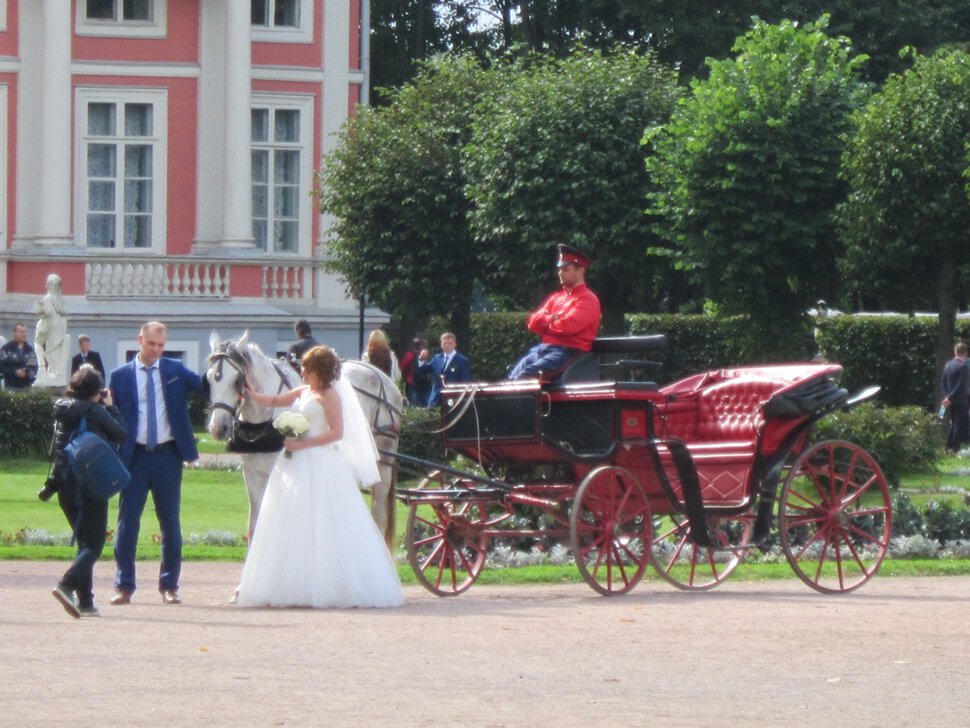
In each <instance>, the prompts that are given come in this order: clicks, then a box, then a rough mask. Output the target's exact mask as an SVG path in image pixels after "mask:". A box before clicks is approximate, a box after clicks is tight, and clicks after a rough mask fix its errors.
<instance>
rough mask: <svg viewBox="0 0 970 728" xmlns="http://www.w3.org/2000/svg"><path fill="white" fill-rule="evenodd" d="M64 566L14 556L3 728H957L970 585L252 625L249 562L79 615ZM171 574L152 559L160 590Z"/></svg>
mask: <svg viewBox="0 0 970 728" xmlns="http://www.w3.org/2000/svg"><path fill="white" fill-rule="evenodd" d="M64 568H65V564H64V563H42V562H11V561H7V562H0V599H2V603H3V611H2V612H0V724H2V725H4V726H48V725H54V724H59V725H72V726H116V725H118V726H121V725H131V726H162V725H173V726H183V725H186V726H188V725H192V726H234V727H239V726H357V725H367V726H388V725H394V726H399V727H400V726H459V725H461V726H466V725H467V726H530V728H532V727H539V726H657V727H666V726H693V727H697V726H792V725H797V726H853V727H858V726H862V727H867V726H880V727H883V726H920V727H921V728H922V727H925V726H960V725H967V724H968V721H970V718H968V716H970V693H968V690H967V688H968V686H970V626H968V624H970V620H968V613H970V610H968V606H970V578H968V577H950V578H934V579H910V578H907V579H902V578H899V579H896V578H882V579H879V578H877V579H875V580H873V581H872V582H871V583H869V584H868V585H866V586H865V587H863V588H862V589H861V590H860V591H858V592H856V593H854V594H850V595H846V596H837V597H833V596H823V595H820V594H816V593H814V592H812V591H811V590H809V589H808V588H807V587H805V586H803V585H802V584H801V582H798V581H796V580H794V579H792V580H788V581H782V582H763V583H745V582H743V581H737V582H730V581H729V582H728V583H726V584H724V585H722V586H721V587H719V588H718V589H717V590H715V591H713V592H708V593H683V592H678V591H676V590H673V589H671V588H670V587H667V586H666V585H664V584H661V583H658V582H656V581H651V582H648V583H644V584H641V585H640V586H639V587H638V588H637V589H636V590H635V591H634V592H633V593H632V594H630V595H628V596H626V597H617V598H605V597H600V596H597V595H596V594H595V593H593V592H592V591H591V590H590V589H589V588H588V587H586V586H585V585H564V586H526V587H491V586H475V587H473V588H472V589H471V590H470V591H469V592H467V593H466V594H464V595H462V596H459V597H457V598H452V599H442V598H438V597H435V596H433V595H431V594H429V593H427V592H426V591H424V590H423V589H421V588H420V587H407V588H406V598H407V604H406V606H405V607H403V608H402V609H398V610H333V611H314V610H305V609H290V610H242V609H237V608H235V607H230V606H228V604H227V598H228V597H229V595H230V593H231V592H232V589H233V587H234V585H235V582H236V579H237V578H238V575H239V571H240V565H239V564H223V563H212V562H205V563H194V562H191V563H187V564H186V565H185V568H184V572H183V579H182V583H183V587H182V597H183V600H184V603H183V604H182V605H180V606H169V607H166V606H163V605H162V604H161V603H160V600H159V597H158V595H157V593H156V592H155V591H153V590H148V589H144V590H142V591H139V592H138V593H136V595H135V600H134V602H133V603H132V604H131V605H130V606H126V607H112V606H109V605H107V597H108V596H109V595H110V582H109V569H110V567H109V565H108V564H106V563H102V564H99V566H98V571H97V575H96V576H97V588H98V590H99V596H100V599H101V602H102V604H103V606H102V613H103V615H104V616H103V617H102V618H100V619H85V620H80V621H75V620H72V619H70V618H68V617H67V615H66V614H65V613H64V611H63V609H61V607H60V606H59V605H58V604H57V603H56V602H55V601H54V599H53V598H52V597H51V596H50V589H51V588H52V587H53V585H54V583H55V581H56V579H57V577H58V575H59V574H60V573H61V572H62V571H63V570H64ZM156 569H157V564H156V563H145V564H140V566H139V573H140V574H141V575H142V579H143V581H148V579H147V578H146V577H147V576H148V575H149V574H154V572H155V570H156Z"/></svg>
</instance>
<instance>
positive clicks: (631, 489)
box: [569, 465, 652, 596]
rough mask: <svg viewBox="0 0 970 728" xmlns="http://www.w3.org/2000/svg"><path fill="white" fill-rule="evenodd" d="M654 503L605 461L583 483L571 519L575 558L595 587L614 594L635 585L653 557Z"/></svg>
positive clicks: (627, 476) (623, 472)
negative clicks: (651, 547) (651, 541)
mask: <svg viewBox="0 0 970 728" xmlns="http://www.w3.org/2000/svg"><path fill="white" fill-rule="evenodd" d="M651 533H652V527H651V520H650V507H649V505H648V504H647V498H646V494H645V493H644V491H643V486H641V485H640V483H639V481H637V479H636V478H635V477H634V476H633V475H632V474H630V473H629V472H628V471H626V470H624V469H623V468H618V467H615V466H612V465H601V466H600V467H598V468H595V469H594V470H592V471H591V472H590V473H589V474H588V475H587V476H586V477H585V478H584V479H583V482H582V484H581V485H580V486H579V490H578V491H577V492H576V498H575V500H574V502H573V510H572V513H571V515H570V518H569V535H570V540H571V543H572V548H573V557H574V558H575V559H576V565H577V566H578V567H579V573H580V574H582V576H583V579H585V580H586V583H587V584H589V585H590V586H591V587H593V589H595V590H596V591H598V592H599V593H600V594H605V595H607V596H611V595H613V594H625V593H626V592H628V591H630V590H631V589H632V588H633V587H635V586H636V585H637V583H638V582H639V581H640V579H641V578H643V572H644V570H645V569H646V568H647V562H648V561H649V558H650V539H651Z"/></svg>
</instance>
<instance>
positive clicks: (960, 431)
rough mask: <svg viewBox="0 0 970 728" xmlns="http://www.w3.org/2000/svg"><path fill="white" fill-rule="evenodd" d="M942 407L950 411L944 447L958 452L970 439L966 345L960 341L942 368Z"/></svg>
mask: <svg viewBox="0 0 970 728" xmlns="http://www.w3.org/2000/svg"><path fill="white" fill-rule="evenodd" d="M941 387H942V390H943V402H942V403H941V404H942V406H943V407H946V408H947V409H948V410H949V411H950V430H949V432H948V433H947V436H946V446H947V448H948V449H950V450H952V451H953V452H959V451H960V446H961V445H962V444H963V443H965V442H967V440H968V439H970V410H968V396H967V387H968V370H967V345H966V344H965V343H963V342H962V341H960V342H957V344H956V346H954V347H953V358H952V359H950V361H948V362H947V363H946V366H945V367H944V368H943V381H942V383H941Z"/></svg>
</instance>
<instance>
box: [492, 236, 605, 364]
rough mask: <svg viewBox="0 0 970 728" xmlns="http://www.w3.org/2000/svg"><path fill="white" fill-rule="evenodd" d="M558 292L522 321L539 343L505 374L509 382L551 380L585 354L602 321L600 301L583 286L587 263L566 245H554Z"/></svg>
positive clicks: (575, 250) (582, 255)
mask: <svg viewBox="0 0 970 728" xmlns="http://www.w3.org/2000/svg"><path fill="white" fill-rule="evenodd" d="M556 248H557V250H558V251H559V262H558V264H557V267H558V268H559V282H560V283H562V290H560V291H557V292H556V293H553V294H552V295H551V296H549V298H547V299H546V300H545V301H544V302H543V304H542V306H540V307H539V310H538V311H534V312H533V313H532V314H531V315H530V316H529V318H528V319H527V320H526V326H527V327H528V328H529V331H532V332H533V333H536V334H538V335H539V337H540V338H541V339H542V341H541V343H539V344H537V345H536V346H534V347H532V348H531V349H529V351H528V352H527V353H526V355H525V356H523V357H522V358H521V359H520V360H519V361H518V363H517V364H516V365H515V366H514V367H512V369H511V371H510V372H509V379H524V378H527V377H540V378H547V379H548V378H554V377H555V376H557V375H558V374H559V373H560V372H561V371H562V370H563V369H564V368H565V367H566V364H568V363H569V360H570V359H573V358H575V357H576V356H578V355H580V354H582V353H583V352H586V351H589V350H590V349H591V348H592V346H593V340H594V339H595V338H596V332H597V331H598V330H599V327H600V320H601V319H602V318H603V314H602V311H601V310H600V300H599V299H598V298H597V297H596V294H595V293H593V292H592V291H591V290H590V289H589V288H588V287H587V286H586V271H587V270H588V269H589V264H590V259H589V256H588V255H586V254H585V253H582V252H580V251H579V250H577V249H576V248H572V247H570V246H568V245H557V246H556Z"/></svg>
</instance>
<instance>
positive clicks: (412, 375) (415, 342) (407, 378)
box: [401, 337, 430, 407]
mask: <svg viewBox="0 0 970 728" xmlns="http://www.w3.org/2000/svg"><path fill="white" fill-rule="evenodd" d="M423 348H424V340H423V339H420V338H418V337H414V338H413V339H411V348H409V349H408V350H407V351H406V352H405V353H404V356H403V357H402V359H401V376H402V377H403V378H404V393H405V394H406V395H407V398H408V404H410V405H411V406H412V407H424V404H425V402H427V401H428V394H427V392H425V393H424V394H423V395H422V392H421V387H420V386H419V383H420V381H421V379H422V377H421V376H420V375H419V373H418V355H419V354H420V353H421V350H422V349H423ZM423 379H424V380H425V381H427V382H428V383H429V384H430V379H428V378H427V377H423Z"/></svg>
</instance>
